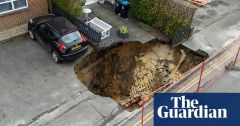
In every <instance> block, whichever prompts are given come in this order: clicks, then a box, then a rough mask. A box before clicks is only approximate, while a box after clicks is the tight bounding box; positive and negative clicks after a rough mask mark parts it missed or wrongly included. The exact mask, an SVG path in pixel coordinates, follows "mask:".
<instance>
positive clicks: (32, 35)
mask: <svg viewBox="0 0 240 126" xmlns="http://www.w3.org/2000/svg"><path fill="white" fill-rule="evenodd" d="M28 34H29V37H30V39H32V40H36V38H35V36H34V33H33V31H28Z"/></svg>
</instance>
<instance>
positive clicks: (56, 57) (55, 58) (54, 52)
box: [52, 50, 61, 63]
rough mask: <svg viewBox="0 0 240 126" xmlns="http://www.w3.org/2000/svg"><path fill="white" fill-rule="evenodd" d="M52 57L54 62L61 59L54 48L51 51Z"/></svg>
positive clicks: (58, 61)
mask: <svg viewBox="0 0 240 126" xmlns="http://www.w3.org/2000/svg"><path fill="white" fill-rule="evenodd" d="M52 59H53V61H54V62H55V63H60V62H61V59H60V57H59V55H58V53H57V51H55V50H53V51H52Z"/></svg>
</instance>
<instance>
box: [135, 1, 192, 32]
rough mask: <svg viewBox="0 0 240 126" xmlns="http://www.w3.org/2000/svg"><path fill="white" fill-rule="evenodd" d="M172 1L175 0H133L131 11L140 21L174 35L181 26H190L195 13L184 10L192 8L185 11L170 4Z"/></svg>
mask: <svg viewBox="0 0 240 126" xmlns="http://www.w3.org/2000/svg"><path fill="white" fill-rule="evenodd" d="M171 2H173V1H171V0H168V1H167V0H132V3H131V12H132V15H133V16H134V17H135V18H136V19H138V20H139V21H141V22H143V23H146V24H148V25H150V26H152V27H154V28H158V29H161V30H162V31H163V32H164V33H165V34H167V35H169V36H173V35H174V34H175V32H176V31H177V30H179V29H180V28H183V27H190V25H191V17H192V16H193V13H192V14H191V13H190V14H188V13H187V14H185V12H184V11H189V10H190V9H191V8H190V9H189V8H187V7H186V10H184V11H182V10H178V9H177V8H172V7H171V6H170V4H171ZM169 3H170V4H169ZM174 4H175V3H174ZM180 6H181V5H180ZM187 9H189V10H187ZM186 17H187V18H186Z"/></svg>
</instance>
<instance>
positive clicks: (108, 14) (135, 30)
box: [89, 3, 155, 43]
mask: <svg viewBox="0 0 240 126" xmlns="http://www.w3.org/2000/svg"><path fill="white" fill-rule="evenodd" d="M89 8H91V9H92V10H93V13H94V14H95V15H96V16H100V18H101V19H102V20H105V21H109V22H110V24H111V25H113V26H115V27H117V28H119V27H121V26H127V28H128V29H131V30H129V35H130V36H134V38H130V40H132V41H139V42H141V43H146V42H148V41H151V40H153V39H155V37H154V36H153V35H152V34H151V33H149V32H146V31H144V29H142V28H140V27H139V26H138V25H137V23H138V22H137V21H136V20H134V19H128V20H127V19H123V18H120V17H119V16H118V15H116V14H115V13H114V10H113V8H112V5H110V4H109V3H106V4H104V5H99V4H92V5H90V6H89ZM142 38H144V39H142Z"/></svg>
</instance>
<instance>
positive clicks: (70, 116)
mask: <svg viewBox="0 0 240 126" xmlns="http://www.w3.org/2000/svg"><path fill="white" fill-rule="evenodd" d="M89 106H91V104H89V103H88V102H87V101H84V102H82V103H80V104H79V105H77V106H76V107H74V108H73V109H71V110H70V111H68V112H67V113H65V114H64V115H62V116H60V117H59V118H57V119H56V120H54V121H53V122H51V123H49V124H48V125H47V126H96V125H97V123H98V122H100V121H101V120H103V117H102V116H101V115H100V114H99V113H98V111H97V110H95V109H94V108H92V107H89Z"/></svg>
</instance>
